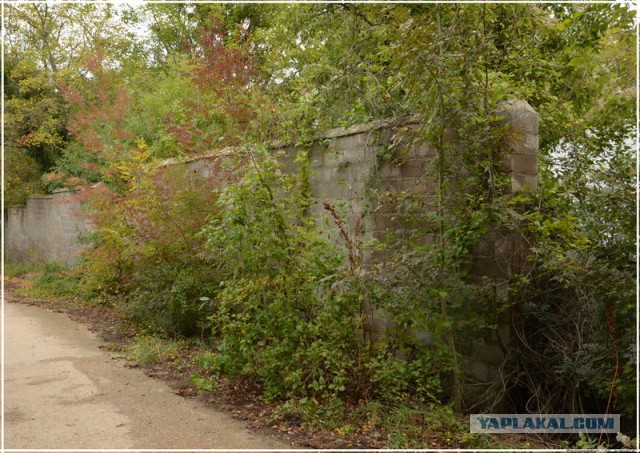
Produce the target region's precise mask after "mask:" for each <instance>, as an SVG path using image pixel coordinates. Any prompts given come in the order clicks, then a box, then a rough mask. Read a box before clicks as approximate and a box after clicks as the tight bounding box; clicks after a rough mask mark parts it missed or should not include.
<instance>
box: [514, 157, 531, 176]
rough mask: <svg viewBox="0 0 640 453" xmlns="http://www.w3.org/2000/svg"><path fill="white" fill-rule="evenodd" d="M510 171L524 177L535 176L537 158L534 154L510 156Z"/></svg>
mask: <svg viewBox="0 0 640 453" xmlns="http://www.w3.org/2000/svg"><path fill="white" fill-rule="evenodd" d="M511 171H513V172H515V173H524V174H526V175H534V176H535V175H537V174H538V156H537V155H535V154H514V155H513V156H511Z"/></svg>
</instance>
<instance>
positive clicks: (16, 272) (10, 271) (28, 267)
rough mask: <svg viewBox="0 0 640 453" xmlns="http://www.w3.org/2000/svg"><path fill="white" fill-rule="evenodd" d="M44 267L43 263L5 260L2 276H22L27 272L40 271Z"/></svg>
mask: <svg viewBox="0 0 640 453" xmlns="http://www.w3.org/2000/svg"><path fill="white" fill-rule="evenodd" d="M44 267H45V266H44V264H20V263H11V262H6V263H5V264H4V276H5V277H9V278H15V277H22V276H24V275H27V274H34V273H39V272H42V271H43V270H44Z"/></svg>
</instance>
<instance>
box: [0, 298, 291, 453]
mask: <svg viewBox="0 0 640 453" xmlns="http://www.w3.org/2000/svg"><path fill="white" fill-rule="evenodd" d="M4 314H5V356H4V359H5V414H4V416H5V447H6V450H7V451H10V450H11V449H58V448H65V449H106V448H111V449H134V448H137V449H140V448H146V449H152V448H158V449H160V448H164V449H196V448H199V449H215V448H223V449H224V448H229V449H231V448H233V449H240V448H254V449H257V448H270V449H287V448H291V446H290V445H287V444H286V443H284V442H283V441H280V440H277V439H274V438H269V437H267V436H266V435H261V434H259V433H256V432H252V431H250V430H249V429H248V428H247V427H246V426H245V425H244V424H243V423H242V422H239V421H236V420H233V419H232V418H231V417H230V416H228V415H226V414H224V413H220V412H217V411H215V410H214V409H212V408H210V407H207V406H205V405H204V404H203V403H200V402H198V401H195V400H188V399H184V398H182V397H180V396H177V395H175V394H173V393H172V392H171V391H170V389H169V387H167V386H166V385H165V384H164V383H162V382H159V381H155V380H153V379H150V378H148V377H146V376H145V375H144V374H142V372H140V371H139V370H136V369H130V368H125V367H124V366H123V365H122V364H121V363H120V362H118V361H114V360H113V359H112V357H111V356H110V355H109V354H108V353H106V352H104V351H101V350H99V349H98V346H99V345H100V344H101V342H100V341H99V340H98V339H97V338H96V336H95V335H94V334H92V333H91V332H89V331H88V330H87V329H86V327H84V326H83V325H80V324H77V323H74V322H73V321H70V320H69V319H68V318H67V317H66V316H65V315H62V314H58V313H51V312H48V311H46V310H43V309H41V308H36V307H31V306H27V305H20V304H13V303H6V304H5V313H4Z"/></svg>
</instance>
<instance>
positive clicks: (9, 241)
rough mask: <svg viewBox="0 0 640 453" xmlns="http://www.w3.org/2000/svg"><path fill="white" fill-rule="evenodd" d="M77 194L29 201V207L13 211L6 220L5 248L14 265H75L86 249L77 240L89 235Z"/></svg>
mask: <svg viewBox="0 0 640 453" xmlns="http://www.w3.org/2000/svg"><path fill="white" fill-rule="evenodd" d="M76 195H77V194H76V192H75V191H68V190H67V191H60V192H57V193H54V194H53V195H48V196H40V197H29V198H28V199H27V204H26V206H21V207H10V208H8V209H7V212H6V218H5V231H6V238H5V241H6V242H5V247H6V252H7V256H8V257H9V258H10V259H11V261H13V262H17V263H33V262H50V261H57V262H59V263H63V264H72V263H74V262H75V261H76V260H77V258H78V256H79V255H80V253H81V252H82V251H83V250H84V248H85V247H86V245H85V244H83V243H81V242H80V241H79V240H78V236H79V235H80V234H82V233H86V232H87V231H88V228H89V225H88V221H87V219H86V218H85V217H83V216H82V212H81V210H82V202H81V201H80V200H78V199H77V196H76Z"/></svg>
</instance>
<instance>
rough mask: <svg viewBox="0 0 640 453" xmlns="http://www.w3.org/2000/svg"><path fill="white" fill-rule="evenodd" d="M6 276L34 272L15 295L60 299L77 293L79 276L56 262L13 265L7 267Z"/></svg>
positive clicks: (41, 298) (40, 298)
mask: <svg viewBox="0 0 640 453" xmlns="http://www.w3.org/2000/svg"><path fill="white" fill-rule="evenodd" d="M6 271H7V269H6V268H5V275H7V276H14V277H17V276H20V275H26V274H35V277H34V278H33V279H31V280H30V281H29V282H28V283H27V284H26V285H25V286H23V287H22V288H20V289H19V290H17V291H16V295H17V296H22V297H29V298H31V299H36V300H60V299H68V298H73V297H74V296H76V295H77V293H78V285H79V283H80V276H79V275H78V274H77V273H75V272H74V271H72V270H70V269H68V268H66V267H64V266H62V265H60V264H58V263H47V264H40V265H15V266H13V265H12V266H10V267H9V272H6Z"/></svg>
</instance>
